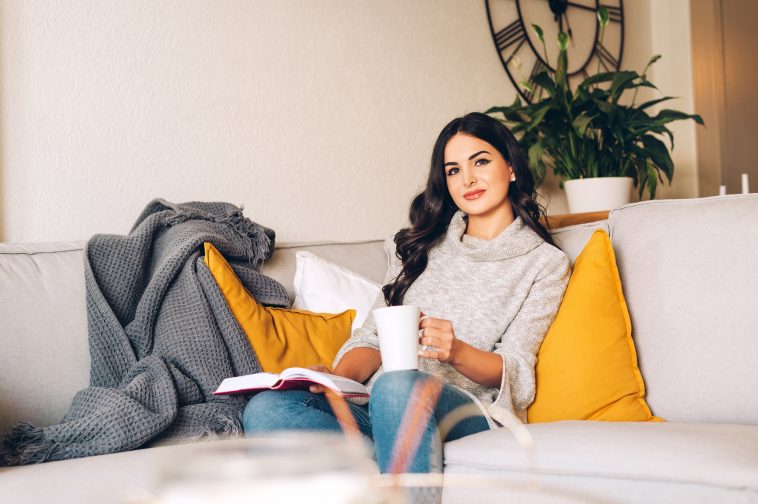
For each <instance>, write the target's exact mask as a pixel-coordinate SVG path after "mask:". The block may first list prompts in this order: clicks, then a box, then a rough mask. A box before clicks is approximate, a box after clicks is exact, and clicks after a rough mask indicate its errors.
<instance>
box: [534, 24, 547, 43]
mask: <svg viewBox="0 0 758 504" xmlns="http://www.w3.org/2000/svg"><path fill="white" fill-rule="evenodd" d="M532 29H533V30H534V33H536V34H537V38H538V39H540V42H543V43H544V42H545V34H544V33H543V32H542V27H540V26H539V25H536V24H534V23H532Z"/></svg>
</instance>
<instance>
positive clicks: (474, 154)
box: [442, 150, 489, 168]
mask: <svg viewBox="0 0 758 504" xmlns="http://www.w3.org/2000/svg"><path fill="white" fill-rule="evenodd" d="M479 154H489V152H487V151H486V150H480V151H479V152H475V153H473V154H471V155H470V156H469V157H468V159H469V161H470V160H472V159H474V158H475V157H476V156H478V155H479ZM454 164H458V163H456V162H455V161H450V162H449V163H445V164H444V165H442V167H443V168H444V167H445V166H447V165H454Z"/></svg>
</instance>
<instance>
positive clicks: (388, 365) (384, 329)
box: [372, 305, 421, 371]
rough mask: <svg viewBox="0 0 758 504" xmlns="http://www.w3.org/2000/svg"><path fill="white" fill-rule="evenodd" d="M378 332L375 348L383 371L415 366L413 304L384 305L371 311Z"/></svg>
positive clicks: (417, 315)
mask: <svg viewBox="0 0 758 504" xmlns="http://www.w3.org/2000/svg"><path fill="white" fill-rule="evenodd" d="M372 313H373V314H374V320H376V332H377V333H378V334H379V352H380V353H381V355H382V369H383V370H384V371H400V370H402V369H418V346H419V345H418V324H419V320H420V318H421V310H420V308H419V307H418V306H416V305H399V306H386V307H384V308H377V309H375V310H373V311H372Z"/></svg>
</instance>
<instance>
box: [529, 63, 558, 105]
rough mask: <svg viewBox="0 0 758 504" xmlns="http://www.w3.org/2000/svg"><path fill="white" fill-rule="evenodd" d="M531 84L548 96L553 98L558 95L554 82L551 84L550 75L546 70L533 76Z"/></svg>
mask: <svg viewBox="0 0 758 504" xmlns="http://www.w3.org/2000/svg"><path fill="white" fill-rule="evenodd" d="M559 60H560V59H559ZM532 82H534V83H535V84H536V85H538V86H539V87H541V88H542V89H544V90H545V91H546V92H547V94H548V96H551V97H555V96H556V95H557V94H558V89H557V88H556V85H555V82H553V79H552V78H550V74H549V73H548V72H547V70H544V71H542V72H540V73H538V74H537V75H535V76H534V79H532Z"/></svg>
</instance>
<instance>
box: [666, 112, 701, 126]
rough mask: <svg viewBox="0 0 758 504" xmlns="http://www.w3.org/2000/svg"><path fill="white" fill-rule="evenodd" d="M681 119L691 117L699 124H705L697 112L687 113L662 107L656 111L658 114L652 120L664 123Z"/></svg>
mask: <svg viewBox="0 0 758 504" xmlns="http://www.w3.org/2000/svg"><path fill="white" fill-rule="evenodd" d="M681 119H693V120H694V121H695V122H696V123H698V124H700V125H701V126H702V125H704V124H705V123H704V122H703V118H702V117H700V116H699V115H697V114H687V113H685V112H680V111H678V110H671V109H663V110H661V111H660V112H658V115H656V116H654V117H653V121H654V122H655V123H657V124H665V123H668V122H671V121H679V120H681Z"/></svg>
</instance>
